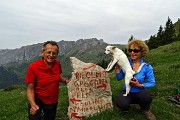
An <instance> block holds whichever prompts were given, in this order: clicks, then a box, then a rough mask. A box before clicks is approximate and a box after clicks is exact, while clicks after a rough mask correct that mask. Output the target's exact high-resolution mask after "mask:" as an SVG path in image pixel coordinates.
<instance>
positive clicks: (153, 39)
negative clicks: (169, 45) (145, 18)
mask: <svg viewBox="0 0 180 120" xmlns="http://www.w3.org/2000/svg"><path fill="white" fill-rule="evenodd" d="M147 45H148V47H149V49H150V50H151V49H155V48H157V47H158V46H159V45H158V41H157V37H156V36H155V35H153V36H152V35H151V37H150V39H149V41H148V42H147Z"/></svg>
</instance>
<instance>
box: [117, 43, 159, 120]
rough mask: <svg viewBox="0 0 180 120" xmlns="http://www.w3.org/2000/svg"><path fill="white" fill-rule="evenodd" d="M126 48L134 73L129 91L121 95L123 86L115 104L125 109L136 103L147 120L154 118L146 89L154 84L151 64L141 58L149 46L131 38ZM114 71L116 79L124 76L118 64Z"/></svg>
mask: <svg viewBox="0 0 180 120" xmlns="http://www.w3.org/2000/svg"><path fill="white" fill-rule="evenodd" d="M127 50H128V54H129V55H130V59H129V62H130V65H131V67H132V69H133V70H134V71H135V74H134V78H133V79H131V81H130V85H131V89H130V93H129V94H128V95H127V96H123V94H124V92H125V89H126V88H125V86H124V88H123V91H122V92H121V93H120V94H119V96H118V98H117V101H116V105H117V107H118V108H119V109H121V110H124V111H127V110H128V109H129V107H130V104H138V105H139V106H140V109H141V110H142V112H143V113H144V114H145V116H146V117H147V119H148V120H156V118H155V116H154V114H153V113H152V112H151V111H150V105H151V102H152V95H151V93H150V92H149V91H147V88H151V87H154V86H155V77H154V73H153V68H152V66H151V65H150V64H148V63H146V62H145V61H144V60H143V57H144V56H146V55H147V53H148V51H149V48H148V46H147V45H146V44H145V42H144V41H141V40H132V41H130V42H129V43H128V44H127ZM115 72H116V78H117V80H122V79H123V78H124V76H125V73H124V72H123V71H122V70H121V68H120V67H119V66H118V65H116V66H115Z"/></svg>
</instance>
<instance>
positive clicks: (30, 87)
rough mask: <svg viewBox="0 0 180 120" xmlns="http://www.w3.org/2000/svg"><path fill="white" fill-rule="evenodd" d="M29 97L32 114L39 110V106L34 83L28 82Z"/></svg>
mask: <svg viewBox="0 0 180 120" xmlns="http://www.w3.org/2000/svg"><path fill="white" fill-rule="evenodd" d="M27 98H28V101H29V103H30V106H31V109H30V114H32V115H34V114H36V112H37V111H38V110H39V106H38V105H36V103H35V95H34V83H28V86H27Z"/></svg>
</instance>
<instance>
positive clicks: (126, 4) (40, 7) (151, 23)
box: [0, 0, 180, 49]
mask: <svg viewBox="0 0 180 120" xmlns="http://www.w3.org/2000/svg"><path fill="white" fill-rule="evenodd" d="M179 6H180V0H1V1H0V49H16V48H20V47H22V46H27V45H32V44H37V43H43V42H45V41H48V40H54V41H57V42H59V41H61V40H65V41H77V40H79V39H90V38H97V39H103V40H104V42H106V43H108V44H127V42H128V40H129V38H130V37H131V35H133V36H134V38H137V39H141V40H146V39H149V38H150V36H151V35H155V34H156V33H157V32H158V29H159V27H160V25H162V26H163V27H165V23H166V21H167V19H168V17H169V18H170V19H171V21H172V22H173V23H175V22H177V20H178V18H180V14H179V11H180V9H179Z"/></svg>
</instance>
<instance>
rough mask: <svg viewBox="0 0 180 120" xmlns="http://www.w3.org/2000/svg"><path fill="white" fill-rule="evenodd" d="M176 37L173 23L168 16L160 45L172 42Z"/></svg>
mask: <svg viewBox="0 0 180 120" xmlns="http://www.w3.org/2000/svg"><path fill="white" fill-rule="evenodd" d="M175 39H176V35H175V29H174V24H173V23H172V21H171V19H170V18H169V17H168V21H167V22H166V26H165V31H164V35H163V41H162V42H163V43H162V45H166V44H169V43H172V42H173V41H174V40H175Z"/></svg>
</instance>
